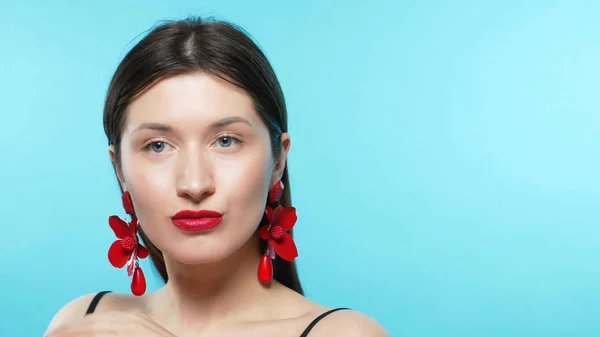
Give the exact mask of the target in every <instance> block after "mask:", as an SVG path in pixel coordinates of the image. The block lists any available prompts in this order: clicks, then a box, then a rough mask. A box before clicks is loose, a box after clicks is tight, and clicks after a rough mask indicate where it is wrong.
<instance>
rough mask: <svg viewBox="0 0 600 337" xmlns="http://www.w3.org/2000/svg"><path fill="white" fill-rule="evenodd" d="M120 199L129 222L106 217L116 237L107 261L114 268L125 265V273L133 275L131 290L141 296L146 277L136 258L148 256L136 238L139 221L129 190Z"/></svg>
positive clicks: (144, 288) (114, 217) (113, 216)
mask: <svg viewBox="0 0 600 337" xmlns="http://www.w3.org/2000/svg"><path fill="white" fill-rule="evenodd" d="M122 201H123V208H124V209H125V212H126V213H127V214H129V215H130V216H131V222H130V223H128V222H126V221H125V220H122V219H120V218H119V217H118V216H116V215H112V216H110V217H109V218H108V224H109V225H110V228H112V230H113V232H115V235H116V236H117V238H118V240H116V241H115V242H113V243H112V245H111V246H110V248H109V250H108V261H110V264H112V265H113V266H114V267H115V268H123V267H124V266H125V265H127V275H129V276H130V277H131V276H133V277H132V279H131V292H132V293H133V294H134V295H136V296H141V295H143V294H144V293H145V292H146V278H145V277H144V272H143V271H142V269H141V268H140V266H139V262H138V258H140V259H144V258H146V257H148V249H146V247H144V246H143V245H142V244H140V242H139V240H138V236H137V230H138V226H139V223H138V220H137V218H136V216H135V211H134V209H133V202H132V201H131V195H130V194H129V192H125V193H123V196H122Z"/></svg>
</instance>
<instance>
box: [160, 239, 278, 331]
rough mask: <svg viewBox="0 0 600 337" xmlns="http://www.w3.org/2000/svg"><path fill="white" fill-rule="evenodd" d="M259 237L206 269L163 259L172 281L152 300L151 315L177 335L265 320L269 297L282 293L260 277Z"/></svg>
mask: <svg viewBox="0 0 600 337" xmlns="http://www.w3.org/2000/svg"><path fill="white" fill-rule="evenodd" d="M259 260H260V255H259V253H258V237H256V238H254V239H250V240H249V242H248V243H247V244H246V245H244V246H243V247H242V248H241V249H239V250H238V251H237V252H236V253H234V254H232V255H231V256H229V257H228V258H227V259H225V260H222V261H218V262H215V263H211V264H204V265H197V266H192V265H182V264H180V263H178V262H176V261H173V260H168V259H167V258H166V257H165V263H166V266H167V272H168V274H169V281H168V282H167V284H166V285H165V286H164V287H163V288H162V289H160V290H159V291H157V292H155V293H153V294H150V295H149V296H148V307H149V308H150V309H149V313H150V315H151V316H153V317H154V318H156V319H157V320H159V321H162V323H164V324H165V326H170V327H172V328H175V327H177V330H179V329H181V328H183V329H185V330H188V329H190V330H197V329H202V327H207V326H210V325H211V324H212V323H215V324H219V323H223V322H227V321H228V322H233V321H240V320H242V318H243V320H248V319H250V320H261V319H263V318H264V315H267V314H269V313H268V311H265V310H264V306H265V305H264V304H265V303H266V301H265V299H266V298H267V293H269V292H274V291H280V290H281V288H282V287H284V286H282V285H281V284H279V283H278V282H276V281H275V280H273V281H272V284H271V286H264V285H262V284H261V283H260V282H259V281H258V278H257V268H258V263H259Z"/></svg>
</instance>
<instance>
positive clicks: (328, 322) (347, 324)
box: [310, 310, 390, 337]
mask: <svg viewBox="0 0 600 337" xmlns="http://www.w3.org/2000/svg"><path fill="white" fill-rule="evenodd" d="M310 335H311V336H313V337H317V336H328V337H335V336H345V337H367V336H369V337H389V336H390V335H389V333H388V332H387V331H386V330H385V328H384V327H383V326H382V325H381V324H379V323H378V322H377V321H375V320H374V319H373V318H371V317H369V316H367V315H365V314H363V313H361V312H358V311H353V310H339V311H336V312H334V313H332V314H329V315H327V316H326V317H325V318H324V319H322V320H321V321H320V322H319V323H318V324H317V325H315V327H314V328H313V330H312V331H311V332H310Z"/></svg>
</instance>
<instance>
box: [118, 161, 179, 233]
mask: <svg viewBox="0 0 600 337" xmlns="http://www.w3.org/2000/svg"><path fill="white" fill-rule="evenodd" d="M123 164H124V165H123V167H124V168H126V170H124V171H123V175H124V178H125V181H126V182H127V188H128V189H129V190H130V192H131V195H132V196H133V203H134V207H135V209H136V213H137V215H138V217H139V219H140V222H143V223H145V222H146V221H144V220H146V219H153V218H156V219H160V215H162V216H163V217H164V216H165V215H166V214H158V213H160V212H161V211H162V212H164V211H165V210H164V209H163V208H161V207H156V206H157V205H168V204H169V198H170V196H172V195H173V193H174V190H173V189H174V182H173V174H172V170H173V168H172V167H169V166H168V165H156V164H152V165H150V164H148V163H147V161H144V160H143V159H141V158H136V157H130V158H128V161H127V163H125V162H124V163H123Z"/></svg>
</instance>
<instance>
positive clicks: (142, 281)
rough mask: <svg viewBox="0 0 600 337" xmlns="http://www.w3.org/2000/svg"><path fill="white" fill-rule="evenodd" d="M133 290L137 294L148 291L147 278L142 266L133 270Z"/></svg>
mask: <svg viewBox="0 0 600 337" xmlns="http://www.w3.org/2000/svg"><path fill="white" fill-rule="evenodd" d="M131 292H132V293H133V294H134V295H135V296H142V295H143V294H144V293H145V292H146V278H145V277H144V272H143V271H142V269H141V268H140V267H136V268H135V270H134V271H133V279H132V280H131Z"/></svg>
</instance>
